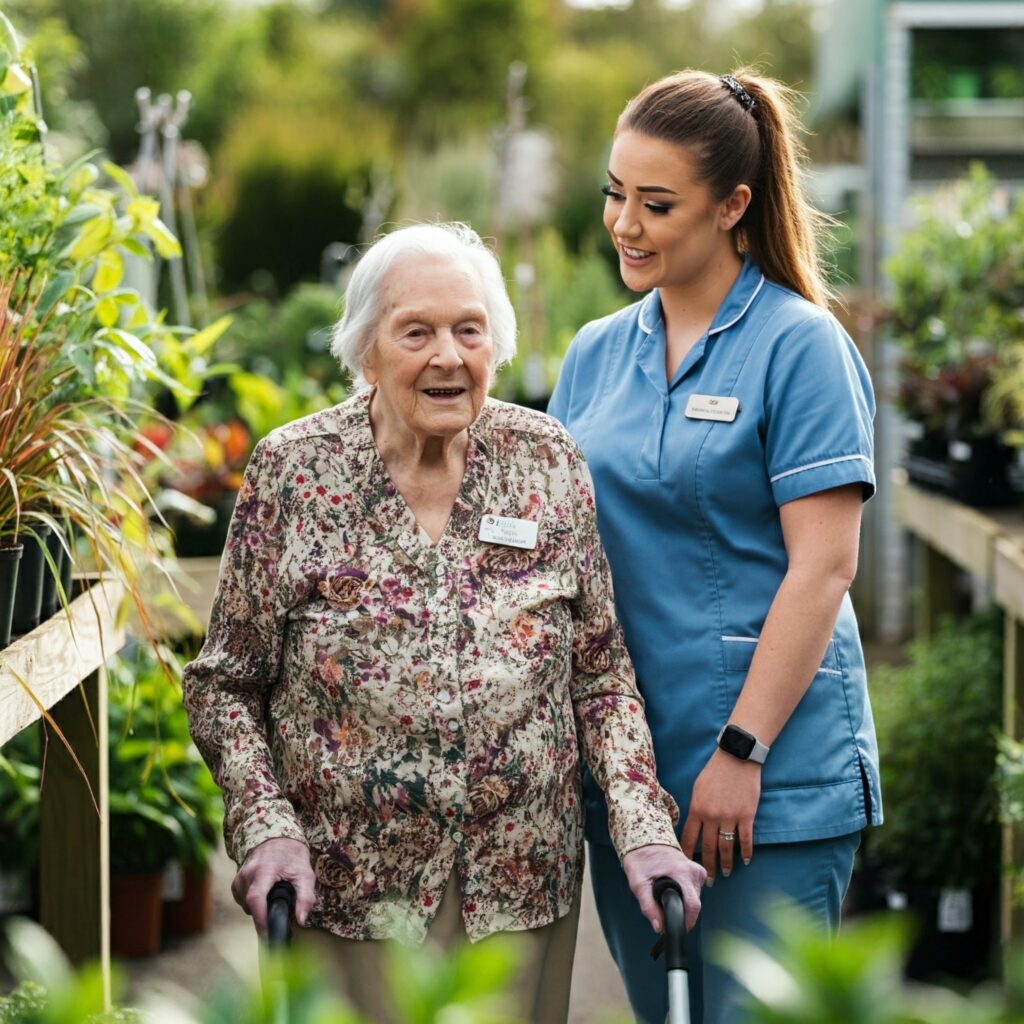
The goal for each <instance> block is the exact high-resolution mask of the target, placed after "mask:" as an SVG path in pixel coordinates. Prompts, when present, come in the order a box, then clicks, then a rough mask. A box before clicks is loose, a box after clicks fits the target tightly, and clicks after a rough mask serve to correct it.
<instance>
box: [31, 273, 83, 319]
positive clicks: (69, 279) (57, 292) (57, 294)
mask: <svg viewBox="0 0 1024 1024" xmlns="http://www.w3.org/2000/svg"><path fill="white" fill-rule="evenodd" d="M74 283H75V272H74V271H73V270H62V271H60V273H58V274H55V275H54V277H52V278H51V279H50V281H49V282H48V283H47V285H46V287H45V288H44V289H43V293H42V295H40V296H39V312H40V313H46V312H48V311H49V310H50V309H51V308H52V307H53V305H54V304H55V303H56V302H58V301H59V300H60V299H61V298H62V297H63V295H64V293H65V292H66V291H67V290H68V289H69V288H70V287H71V286H72V285H73V284H74Z"/></svg>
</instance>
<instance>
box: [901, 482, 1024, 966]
mask: <svg viewBox="0 0 1024 1024" xmlns="http://www.w3.org/2000/svg"><path fill="white" fill-rule="evenodd" d="M892 485H893V511H894V514H895V516H896V518H897V519H898V520H899V522H900V524H901V525H902V526H903V527H904V528H905V529H906V530H907V531H908V532H909V533H910V534H911V535H912V536H913V538H914V546H915V549H916V550H915V559H916V565H917V581H918V590H919V593H918V595H917V597H918V601H917V605H916V609H915V623H914V625H915V630H916V632H917V634H918V635H919V636H928V635H930V634H931V633H932V632H933V631H934V630H935V628H936V626H937V624H938V622H939V620H940V619H941V618H942V616H943V615H946V614H949V613H950V612H953V611H954V610H955V608H956V575H957V569H963V570H966V571H967V572H969V573H972V574H973V575H974V576H975V577H977V578H978V579H979V580H981V581H983V583H984V584H985V585H986V586H987V588H988V590H989V591H990V593H991V594H992V597H993V600H994V601H995V602H996V604H998V605H999V606H1000V607H1001V608H1002V609H1003V613H1004V623H1005V625H1004V630H1005V642H1004V648H1003V728H1004V730H1005V731H1006V733H1007V735H1009V736H1011V737H1013V738H1014V739H1020V738H1022V737H1024V509H1016V508H1014V509H991V510H989V509H976V508H967V507H966V506H964V505H959V504H957V503H956V502H954V501H950V500H949V499H948V498H944V497H941V496H940V495H937V494H932V493H930V492H927V491H923V490H921V489H920V488H918V487H915V486H913V485H912V484H910V483H908V482H907V479H906V475H905V474H904V473H903V472H902V471H900V472H898V473H897V474H896V475H895V476H894V478H893V481H892ZM1002 859H1003V868H1004V870H1003V886H1002V894H1001V901H1000V904H1001V909H1000V934H1001V937H1002V940H1003V942H1004V943H1005V944H1006V945H1007V946H1008V945H1009V943H1010V942H1011V941H1013V942H1020V941H1022V940H1024V909H1022V908H1021V907H1020V906H1016V905H1015V904H1014V900H1013V898H1012V884H1013V880H1012V876H1011V873H1010V871H1009V868H1010V867H1012V866H1017V867H1020V866H1021V865H1024V829H1021V828H1016V829H1015V828H1010V827H1006V828H1004V829H1003V854H1002Z"/></svg>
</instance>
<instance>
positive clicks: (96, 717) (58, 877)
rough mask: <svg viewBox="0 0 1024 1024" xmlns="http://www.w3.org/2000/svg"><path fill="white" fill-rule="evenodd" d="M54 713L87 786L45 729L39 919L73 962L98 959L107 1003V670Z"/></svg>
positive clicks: (98, 672) (93, 676) (94, 675)
mask: <svg viewBox="0 0 1024 1024" xmlns="http://www.w3.org/2000/svg"><path fill="white" fill-rule="evenodd" d="M52 714H53V718H54V721H55V722H56V723H57V725H58V726H59V727H60V729H61V730H62V732H63V733H64V735H65V737H66V738H67V740H68V742H69V743H70V744H71V747H72V749H73V750H74V752H75V754H76V756H77V757H78V760H79V762H80V764H81V768H82V769H84V772H85V775H86V777H87V778H88V780H89V785H88V786H87V785H86V782H85V779H84V778H83V777H82V770H80V769H79V766H78V765H76V764H75V763H74V761H73V760H72V758H71V756H70V755H69V754H68V751H67V749H66V748H65V746H64V744H63V743H61V741H60V740H59V739H58V738H57V737H56V736H54V735H53V730H52V729H50V730H49V732H50V736H49V749H48V753H47V759H46V778H45V783H44V785H43V789H42V794H41V797H40V832H41V836H40V838H41V843H40V846H41V857H40V866H39V878H40V918H41V921H42V925H43V927H44V928H45V929H46V930H47V931H48V932H49V933H50V934H51V935H52V936H53V937H54V938H55V939H56V940H57V942H59V943H60V945H61V948H62V949H63V950H64V952H65V953H66V954H67V955H68V958H69V959H70V960H71V962H72V963H74V964H76V965H78V964H82V963H85V962H86V961H89V960H98V961H99V962H100V964H101V965H102V969H103V980H104V1001H105V1005H107V1006H109V1005H110V910H109V907H110V834H109V829H108V823H109V813H108V795H107V779H108V767H107V679H106V669H105V668H103V667H100V668H99V669H97V670H96V671H95V672H92V673H91V674H90V675H89V676H87V677H86V679H85V680H83V682H82V685H81V687H79V688H78V689H76V690H72V691H71V692H70V693H69V694H68V695H67V696H66V697H64V698H63V699H62V700H61V701H60V702H59V703H58V704H56V705H55V706H54V708H53V710H52ZM41 728H42V726H41ZM90 787H91V788H92V795H91V796H90V793H89V788H90ZM93 797H95V800H96V804H94V803H93ZM97 805H98V812H97Z"/></svg>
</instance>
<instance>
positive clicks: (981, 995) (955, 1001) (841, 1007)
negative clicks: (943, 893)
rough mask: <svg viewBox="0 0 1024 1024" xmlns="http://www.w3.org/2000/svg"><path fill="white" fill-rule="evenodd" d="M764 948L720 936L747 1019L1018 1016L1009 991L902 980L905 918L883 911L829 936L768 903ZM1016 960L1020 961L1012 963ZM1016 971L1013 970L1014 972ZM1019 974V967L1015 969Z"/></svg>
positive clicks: (967, 1022) (861, 1021)
mask: <svg viewBox="0 0 1024 1024" xmlns="http://www.w3.org/2000/svg"><path fill="white" fill-rule="evenodd" d="M772 921H773V928H772V931H773V933H774V942H773V943H772V945H771V947H770V948H769V949H768V950H764V949H761V948H760V947H757V946H754V945H752V944H750V943H748V942H746V941H745V940H741V939H736V938H727V939H723V940H721V941H720V942H719V943H718V944H717V946H716V948H715V950H714V955H715V958H716V959H717V960H718V961H719V962H720V963H721V964H722V965H723V966H725V967H726V968H727V969H728V970H731V971H732V972H733V973H734V974H735V975H736V976H737V978H739V980H740V982H741V983H742V984H743V986H744V988H745V989H746V990H747V992H748V993H749V1008H748V1010H747V1016H745V1017H744V1018H743V1019H744V1020H746V1021H749V1022H750V1024H1012V1022H1018V1024H1019V1022H1020V1021H1021V1020H1024V1016H1021V1015H1020V1012H1019V1011H1020V1009H1021V1007H1020V1005H1019V1000H1018V998H1017V995H1016V992H1017V990H1018V989H1019V985H1017V986H1015V985H1014V984H1013V983H1012V980H1011V983H1010V984H1008V986H1007V988H1006V989H1005V990H1004V991H999V990H998V989H996V988H994V987H989V988H978V989H976V990H975V991H974V992H972V993H971V994H970V996H969V997H965V996H961V995H959V994H957V993H955V992H952V991H949V990H948V989H942V988H935V987H931V986H924V985H915V986H913V987H908V986H906V985H905V984H904V983H903V979H902V964H903V957H904V953H905V951H906V948H907V943H908V939H909V923H908V921H907V920H906V919H905V918H901V917H894V916H883V917H874V918H868V919H864V920H861V921H858V922H855V923H853V924H849V925H844V927H843V930H842V931H841V932H840V933H839V935H838V936H836V937H835V938H834V939H826V938H825V937H823V936H822V934H821V930H820V927H818V925H817V924H816V923H815V922H813V921H811V920H809V919H808V918H806V916H805V915H804V913H803V912H802V911H801V910H800V909H799V908H797V907H795V906H791V905H781V904H780V905H779V906H777V907H775V908H774V909H773V911H772ZM1018 966H1019V965H1018ZM1018 973H1020V972H1016V973H1015V974H1014V977H1017V974H1018ZM1020 977H1021V978H1024V974H1021V975H1020Z"/></svg>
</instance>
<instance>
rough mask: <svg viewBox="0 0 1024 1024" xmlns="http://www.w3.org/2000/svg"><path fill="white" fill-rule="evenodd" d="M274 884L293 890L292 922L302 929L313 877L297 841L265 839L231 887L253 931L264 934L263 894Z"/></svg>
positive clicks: (305, 849)
mask: <svg viewBox="0 0 1024 1024" xmlns="http://www.w3.org/2000/svg"><path fill="white" fill-rule="evenodd" d="M275 882H291V883H292V885H293V886H294V887H295V920H296V922H298V924H299V925H302V926H305V924H306V916H307V915H308V914H309V912H310V910H312V908H313V897H314V886H315V883H316V876H315V875H314V874H313V868H312V866H311V865H310V863H309V847H308V846H306V844H305V843H300V842H299V840H298V839H268V840H267V841H266V842H265V843H261V844H260V845H259V846H257V847H256V849H255V850H253V851H252V853H250V854H249V856H248V857H246V858H245V863H244V864H243V865H242V866H241V867H240V868H239V869H238V873H237V874H236V875H235V878H234V881H233V882H232V883H231V895H232V896H234V898H235V902H236V903H237V904H238V905H239V906H240V907H241V908H242V909H243V910H244V911H245V912H246V913H247V914H251V915H252V919H253V921H254V922H255V924H256V930H257V931H258V932H259V933H260V935H266V934H267V893H269V892H270V890H271V889H272V888H273V886H274V883H275Z"/></svg>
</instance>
